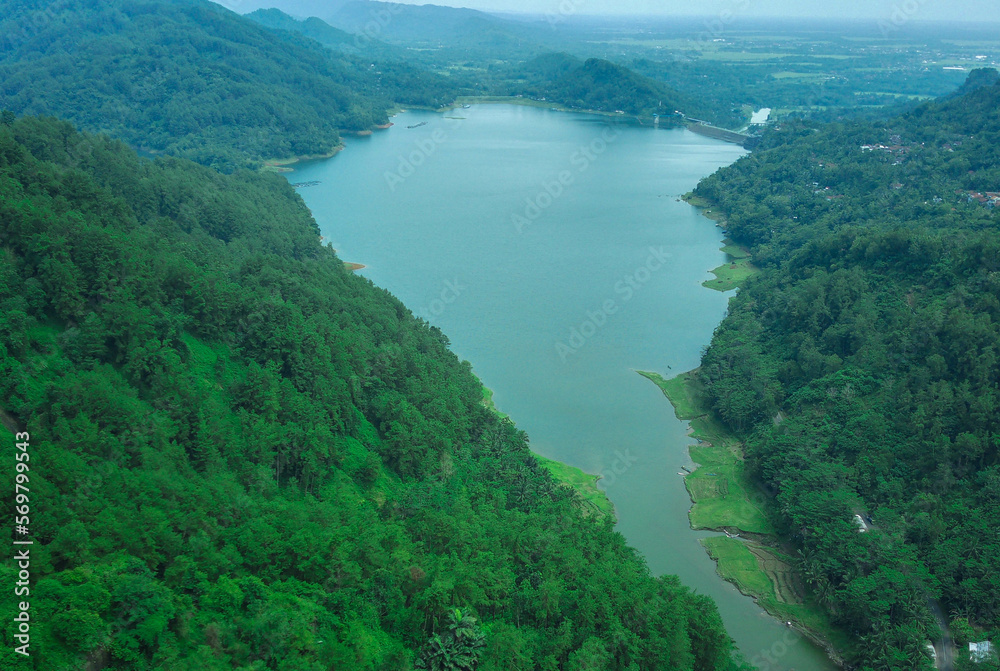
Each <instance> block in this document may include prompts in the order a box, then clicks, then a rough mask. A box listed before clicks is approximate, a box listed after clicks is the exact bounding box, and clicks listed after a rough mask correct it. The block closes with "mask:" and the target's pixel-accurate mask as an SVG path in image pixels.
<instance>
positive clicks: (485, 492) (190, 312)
mask: <svg viewBox="0 0 1000 671" xmlns="http://www.w3.org/2000/svg"><path fill="white" fill-rule="evenodd" d="M0 255H2V257H3V262H2V263H0V371H2V375H0V399H2V405H3V411H4V413H7V414H9V415H10V416H11V417H12V418H14V419H15V420H16V421H17V423H18V424H19V425H20V426H22V427H24V428H26V430H28V431H30V433H31V446H32V447H31V461H30V466H31V470H30V474H29V475H30V489H31V505H32V516H31V523H30V526H31V534H32V536H31V537H32V539H33V540H34V543H35V544H34V545H33V546H32V549H31V553H32V554H31V558H32V563H31V568H32V572H33V573H32V575H33V578H32V586H31V594H30V603H31V607H32V611H31V613H32V630H31V634H32V638H31V642H32V648H31V652H32V658H31V659H32V661H33V662H34V664H33V668H37V669H65V670H67V671H71V670H73V669H81V670H82V669H85V668H94V667H95V666H100V667H101V668H105V669H122V670H125V669H128V670H129V671H141V670H143V669H171V670H172V671H173V670H181V671H183V670H185V669H190V670H191V671H194V670H198V671H213V670H220V671H221V670H222V669H233V668H239V669H273V670H275V671H300V670H302V671H319V670H320V669H331V668H333V669H359V670H364V669H369V670H375V669H378V670H390V669H391V670H399V671H406V670H408V669H413V668H441V665H440V662H441V661H442V659H445V658H450V659H452V660H453V662H454V663H453V664H452V667H451V668H457V669H471V668H473V667H474V668H476V669H478V670H479V671H494V670H501V669H502V670H504V671H506V670H508V669H514V668H520V669H538V668H543V669H556V668H559V669H569V670H573V671H579V670H582V669H593V668H599V669H607V670H614V671H626V670H634V669H650V670H652V669H663V668H670V669H682V670H692V671H693V670H697V671H703V670H705V671H707V670H724V669H729V668H732V667H733V662H732V661H731V650H732V646H731V642H730V640H729V638H728V636H727V635H726V633H725V631H724V630H723V628H722V625H721V621H720V619H719V616H718V613H717V611H716V609H715V606H714V604H712V602H711V601H710V600H709V599H708V598H706V597H704V596H700V595H696V594H692V593H690V592H689V591H688V590H687V589H686V588H684V587H683V586H682V585H680V583H679V582H678V580H677V579H676V578H674V577H662V578H654V577H652V576H651V575H650V574H649V572H648V569H647V568H646V567H645V565H644V563H643V562H642V560H641V558H640V557H639V556H638V555H637V553H636V552H635V551H634V550H632V549H630V548H628V547H627V546H626V545H625V542H624V539H623V538H622V537H621V536H620V535H619V534H617V533H616V532H615V531H614V530H613V522H612V520H611V519H609V518H608V517H607V516H598V515H583V514H581V511H580V506H579V504H578V498H577V496H576V494H575V493H574V492H573V491H572V490H570V489H569V488H568V487H562V486H559V485H558V483H557V482H555V481H554V480H553V478H552V477H551V476H550V475H549V472H548V470H547V469H546V468H543V467H542V466H541V465H540V464H539V462H538V460H537V459H535V458H534V456H533V455H532V454H531V452H530V451H529V448H528V440H527V437H526V436H525V434H524V433H523V432H521V431H518V430H517V429H516V428H515V427H514V425H513V424H512V423H511V422H510V421H507V420H503V419H501V418H499V417H497V416H496V415H495V414H493V413H491V412H490V411H489V410H487V409H486V408H485V407H484V405H483V402H482V401H483V390H482V385H481V383H480V382H479V380H477V379H476V378H475V376H474V375H473V374H472V372H471V367H470V366H469V364H468V363H465V362H461V361H459V360H458V359H457V358H456V357H455V356H454V355H453V354H452V353H450V352H449V351H448V349H447V338H446V337H445V336H444V335H443V334H442V333H441V332H440V331H439V330H438V329H436V328H434V327H430V326H429V325H428V324H427V323H426V322H424V321H422V320H419V319H417V318H415V317H414V316H413V315H412V313H410V312H409V311H408V310H407V309H406V308H405V307H404V306H403V305H402V304H400V303H399V302H398V301H397V300H396V299H394V298H393V297H392V296H390V295H389V294H388V293H387V292H385V291H383V290H380V289H377V288H376V287H374V286H373V285H372V284H371V283H370V282H369V281H368V280H366V279H364V278H362V277H359V276H357V275H355V274H353V273H350V272H348V271H347V270H346V269H345V268H344V264H343V263H342V262H341V261H340V260H339V259H338V258H337V257H336V255H335V254H334V252H333V251H332V250H331V249H330V248H328V247H324V246H323V245H322V244H321V242H320V239H319V232H318V229H317V226H316V224H315V222H314V221H313V220H312V218H311V217H310V215H309V212H308V211H307V210H306V208H305V207H304V205H303V203H302V201H301V199H300V198H299V197H298V195H297V194H296V193H295V192H294V190H293V189H292V188H291V187H290V186H289V185H288V183H287V182H286V181H285V180H284V179H282V178H281V177H280V176H277V175H273V174H268V173H250V172H243V171H241V172H236V173H234V174H232V175H228V176H227V175H222V174H219V173H217V172H214V171H212V170H210V169H208V168H205V167H201V166H198V165H196V164H193V163H190V162H187V161H184V160H180V159H174V158H168V159H159V160H156V161H150V160H146V159H140V158H138V157H137V156H136V155H135V154H134V153H133V152H132V151H131V150H129V149H128V148H127V147H126V146H124V145H123V144H122V143H120V142H117V141H113V140H110V139H107V138H105V137H103V136H89V135H82V134H78V133H77V132H75V131H74V130H73V128H72V127H71V126H70V125H69V124H67V123H65V122H60V121H56V120H54V119H50V118H34V117H27V118H22V119H19V120H14V119H13V118H12V115H10V114H3V115H2V116H0ZM5 416H6V415H5ZM8 486H9V485H8ZM7 492H8V495H7V496H4V497H3V502H4V503H3V505H4V511H5V514H6V515H7V516H8V518H9V519H13V515H14V510H13V505H14V499H13V496H11V495H10V490H7ZM16 570H17V569H16V568H15V567H14V565H13V564H11V563H10V562H6V563H4V564H3V565H2V566H0V578H2V580H4V581H5V582H6V583H7V584H13V582H14V581H15V579H16V578H15V571H16ZM14 608H16V605H15V604H14V601H13V600H11V599H7V600H4V601H3V602H2V603H0V615H2V617H3V619H4V621H5V622H7V623H8V624H7V625H6V626H5V627H4V628H3V635H2V638H3V652H2V653H0V666H3V667H4V668H15V667H17V668H20V666H21V665H22V660H20V659H18V658H17V657H18V656H17V655H16V654H15V653H14V652H13V647H14V639H13V638H12V634H13V631H14V629H13V617H14V611H13V609H14ZM456 609H460V611H457V610H456Z"/></svg>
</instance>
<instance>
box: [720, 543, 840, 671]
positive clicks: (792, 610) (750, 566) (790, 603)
mask: <svg viewBox="0 0 1000 671" xmlns="http://www.w3.org/2000/svg"><path fill="white" fill-rule="evenodd" d="M701 544H702V545H703V546H704V547H705V549H706V550H707V551H708V554H709V555H710V556H711V557H712V559H714V560H715V561H716V562H717V563H718V566H719V568H718V571H719V575H720V576H722V578H723V579H725V580H728V581H729V582H731V583H733V584H734V585H736V588H737V589H739V590H740V592H741V593H743V594H746V595H747V596H750V597H753V599H754V600H755V601H756V602H757V604H758V605H760V606H761V607H762V608H763V609H764V610H766V611H767V612H768V613H770V614H771V615H772V616H774V617H776V618H777V619H779V620H781V621H782V622H792V623H793V625H794V626H795V628H796V629H798V630H800V631H802V632H803V633H804V634H805V635H806V636H807V637H809V638H810V639H812V640H813V641H815V642H816V643H817V644H819V645H820V646H822V647H824V648H826V649H827V651H828V652H830V653H831V656H832V657H834V658H835V659H837V658H838V657H839V654H838V653H837V651H838V650H845V649H848V648H849V647H850V646H851V641H850V639H849V638H848V637H847V636H846V635H845V634H844V633H843V632H841V631H840V630H838V629H835V628H834V627H832V626H831V625H830V621H829V619H828V618H827V617H826V614H825V613H824V612H823V611H822V609H821V608H820V607H819V605H818V604H817V603H816V602H815V599H814V598H813V597H812V595H811V594H810V593H809V591H808V589H806V587H805V585H804V584H803V582H802V578H801V576H799V574H798V573H797V572H796V571H795V569H794V568H793V560H792V558H791V557H789V556H787V555H784V554H782V553H781V552H779V551H777V550H775V549H774V548H771V547H768V546H764V545H761V544H760V543H755V542H752V541H744V540H742V539H739V538H727V537H725V536H718V537H715V538H704V539H702V540H701Z"/></svg>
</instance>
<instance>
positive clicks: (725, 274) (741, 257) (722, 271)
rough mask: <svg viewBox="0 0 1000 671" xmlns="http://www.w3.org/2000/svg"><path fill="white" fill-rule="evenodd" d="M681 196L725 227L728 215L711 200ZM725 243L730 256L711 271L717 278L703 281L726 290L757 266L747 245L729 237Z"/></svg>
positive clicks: (730, 289)
mask: <svg viewBox="0 0 1000 671" xmlns="http://www.w3.org/2000/svg"><path fill="white" fill-rule="evenodd" d="M681 198H682V199H683V200H684V201H685V202H686V203H688V204H689V205H693V206H695V207H697V208H698V209H699V210H701V214H702V216H704V217H706V218H708V219H711V220H712V221H714V222H715V223H716V224H717V225H718V226H719V227H720V228H723V229H725V227H726V217H725V215H723V214H722V213H721V212H719V211H718V210H716V209H715V207H714V204H713V203H712V202H711V201H708V200H706V199H704V198H702V197H701V196H696V195H694V194H693V193H686V194H684V195H683V196H681ZM723 245H724V246H723V247H722V251H723V253H725V255H726V256H727V257H729V258H728V259H727V260H726V262H725V263H723V264H722V265H721V266H719V267H718V268H715V269H714V270H712V271H711V272H712V274H713V275H715V279H714V280H706V281H704V282H702V286H703V287H707V288H709V289H714V290H716V291H723V292H725V291H732V290H733V289H735V288H737V287H738V286H740V285H741V284H742V283H743V282H745V281H746V279H747V278H748V277H750V276H751V275H754V274H755V273H756V272H757V268H756V267H755V266H754V265H753V263H751V261H750V252H749V250H747V248H746V247H743V246H741V245H737V244H736V243H735V242H733V241H732V240H730V239H729V238H726V239H725V240H723Z"/></svg>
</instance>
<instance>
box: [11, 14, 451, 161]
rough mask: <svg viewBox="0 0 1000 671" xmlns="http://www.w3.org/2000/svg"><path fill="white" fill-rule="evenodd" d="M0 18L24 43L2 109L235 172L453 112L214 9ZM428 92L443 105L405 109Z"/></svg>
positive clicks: (418, 81) (15, 46)
mask: <svg viewBox="0 0 1000 671" xmlns="http://www.w3.org/2000/svg"><path fill="white" fill-rule="evenodd" d="M0 16H2V17H4V18H3V19H2V21H0V31H2V32H3V33H4V34H7V35H14V36H17V37H18V39H8V40H4V41H3V42H2V43H0V81H2V85H0V107H2V108H7V109H10V110H12V111H13V112H15V113H17V114H55V115H58V116H61V117H63V118H66V119H69V120H71V121H73V122H74V123H76V124H78V125H79V126H80V127H82V128H84V129H87V130H92V131H101V132H107V133H109V134H111V135H114V136H116V137H118V138H121V139H123V140H125V141H126V142H128V143H129V144H131V145H133V146H135V147H138V148H142V149H144V150H146V151H149V152H153V153H158V152H164V153H169V154H174V155H178V156H184V157H187V158H191V159H194V160H196V161H198V162H200V163H204V164H207V165H213V166H216V167H223V168H226V169H232V168H235V167H240V166H245V165H255V164H259V163H260V162H261V161H262V160H264V159H267V158H287V157H292V156H296V155H307V154H323V153H326V152H329V151H331V150H332V149H333V148H334V147H336V146H337V145H338V143H339V142H340V133H339V131H340V130H341V129H345V130H356V131H360V130H366V129H368V128H370V127H372V126H373V125H375V124H381V123H385V122H386V121H387V116H386V109H387V108H388V107H390V106H391V105H392V104H393V102H394V101H395V99H396V98H397V97H409V98H410V100H411V101H412V102H420V103H424V102H427V103H430V104H440V102H443V101H444V100H446V99H447V98H448V94H447V92H446V91H445V87H442V86H439V84H440V83H441V82H440V80H439V78H438V79H435V78H433V77H431V76H430V75H426V74H422V73H416V72H415V71H413V70H412V68H409V67H403V66H400V67H399V68H398V70H399V71H400V72H401V74H402V77H403V79H402V81H403V82H404V83H403V84H402V85H400V83H399V81H397V80H396V79H394V74H395V73H394V72H391V71H387V70H391V68H385V67H382V68H377V69H373V68H371V67H370V65H371V62H370V61H367V60H366V61H365V62H361V61H358V60H356V59H355V58H352V57H350V56H348V55H344V54H341V55H339V56H338V55H337V54H336V53H335V52H332V51H330V50H329V49H324V48H323V47H322V46H321V45H320V44H318V43H317V42H315V41H313V40H311V39H308V38H306V37H304V36H301V35H297V34H295V33H292V32H287V31H283V32H275V31H273V30H270V29H267V28H265V27H263V26H260V25H258V24H256V23H254V22H252V21H248V20H246V19H244V18H243V17H241V16H239V15H238V14H235V13H233V12H231V11H229V10H227V9H225V8H224V7H222V6H220V5H218V4H215V3H212V2H208V0H107V1H106V2H101V3H96V4H95V3H91V2H85V1H83V0H67V1H66V2H63V3H60V4H58V5H55V6H53V7H49V6H48V5H47V4H45V3H40V2H24V1H18V0H0ZM24 26H31V27H32V28H31V30H23V27H24ZM19 31H20V32H19ZM334 31H335V29H333V28H329V29H328V30H327V31H326V33H327V34H328V35H334V34H335V33H334ZM344 39H347V38H346V37H345V38H344ZM351 39H353V38H351ZM425 82H430V83H431V86H432V87H435V89H436V91H437V92H436V93H433V94H432V95H431V96H430V97H420V96H419V95H414V96H407V95H406V94H408V93H409V92H413V91H417V92H418V93H419V92H420V87H421V86H423V85H424V83H425ZM435 96H437V97H435Z"/></svg>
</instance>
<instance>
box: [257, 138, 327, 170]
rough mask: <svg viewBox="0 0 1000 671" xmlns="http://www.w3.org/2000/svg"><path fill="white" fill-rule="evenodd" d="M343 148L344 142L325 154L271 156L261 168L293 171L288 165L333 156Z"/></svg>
mask: <svg viewBox="0 0 1000 671" xmlns="http://www.w3.org/2000/svg"><path fill="white" fill-rule="evenodd" d="M343 150H344V144H343V143H340V144H338V145H337V146H336V147H334V148H333V149H331V150H330V151H328V152H326V153H325V154H309V155H303V156H290V157H288V158H272V159H268V160H266V161H264V166H263V167H262V168H261V170H262V171H264V172H294V171H295V169H294V168H291V167H289V166H292V165H295V164H296V163H300V162H302V161H317V160H321V159H326V158H333V157H334V156H336V155H337V154H339V153H340V152H342V151H343Z"/></svg>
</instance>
